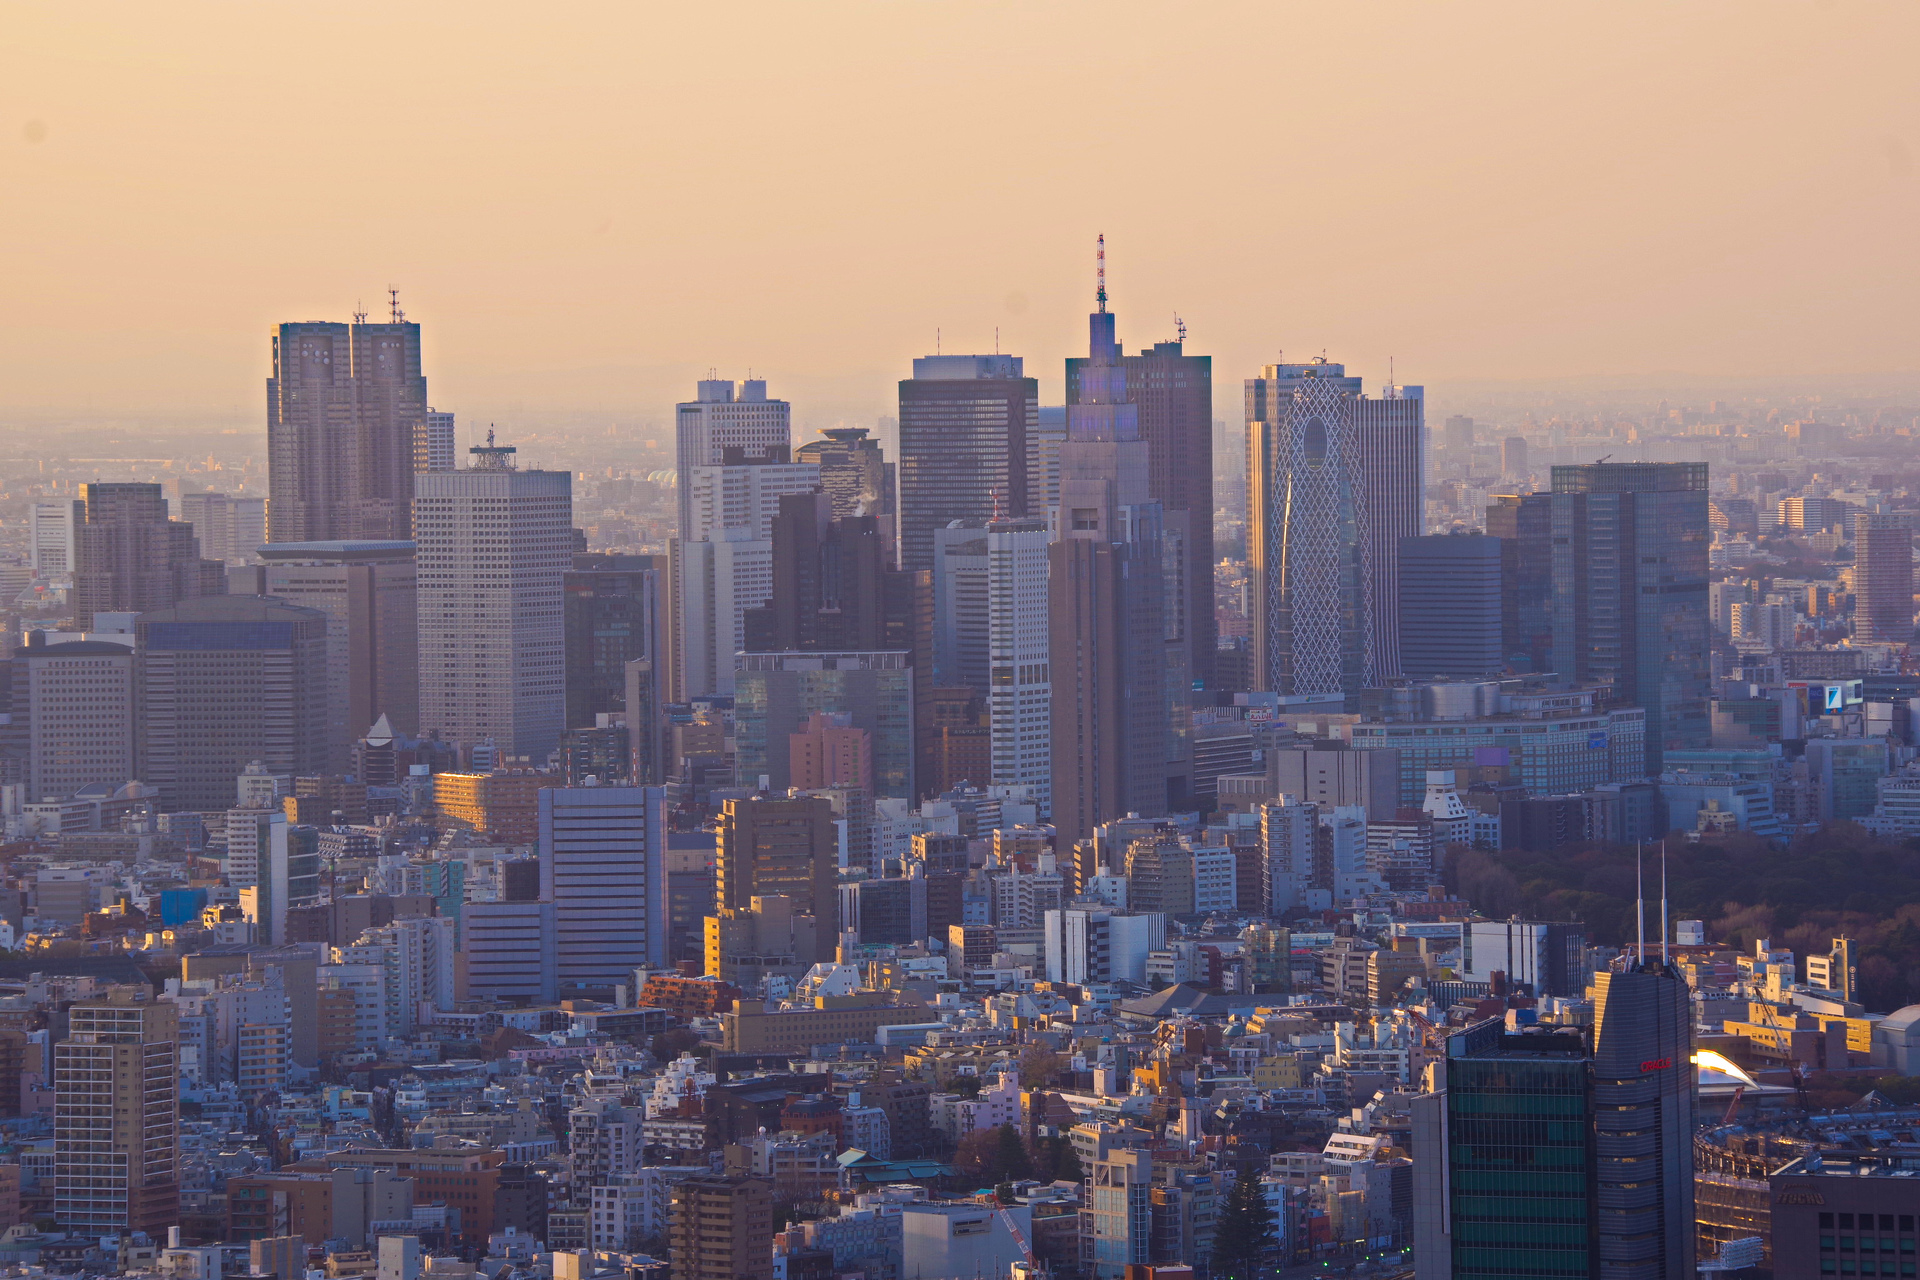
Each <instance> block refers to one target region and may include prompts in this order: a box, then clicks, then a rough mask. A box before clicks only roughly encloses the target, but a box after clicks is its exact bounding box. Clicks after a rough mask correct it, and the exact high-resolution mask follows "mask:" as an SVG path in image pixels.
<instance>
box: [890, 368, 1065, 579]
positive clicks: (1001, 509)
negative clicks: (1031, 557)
mask: <svg viewBox="0 0 1920 1280" xmlns="http://www.w3.org/2000/svg"><path fill="white" fill-rule="evenodd" d="M1039 424H1040V383H1039V381H1038V380H1037V379H1034V378H1028V377H1025V376H1023V374H1022V366H1021V361H1020V357H1019V356H1002V355H991V356H922V357H920V358H919V359H917V360H915V361H914V362H913V377H911V378H908V379H906V380H905V381H903V382H901V384H900V463H899V473H898V481H899V489H900V493H899V503H900V539H899V546H900V567H901V568H902V569H909V570H923V569H924V570H928V571H931V570H932V568H933V531H934V530H935V529H938V528H942V527H944V526H945V525H946V524H947V523H948V522H949V521H952V520H966V519H974V520H987V519H991V518H993V517H995V516H1007V517H1014V516H1024V515H1029V514H1035V513H1034V512H1033V511H1032V509H1031V496H1030V494H1029V491H1028V484H1027V460H1028V449H1027V435H1028V433H1029V432H1031V431H1035V430H1037V429H1038V427H1039Z"/></svg>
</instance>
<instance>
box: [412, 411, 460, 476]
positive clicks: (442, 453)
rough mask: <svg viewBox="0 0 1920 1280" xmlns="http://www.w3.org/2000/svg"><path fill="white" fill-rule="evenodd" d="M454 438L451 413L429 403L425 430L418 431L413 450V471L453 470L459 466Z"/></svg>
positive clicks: (455, 438)
mask: <svg viewBox="0 0 1920 1280" xmlns="http://www.w3.org/2000/svg"><path fill="white" fill-rule="evenodd" d="M456 440H457V437H456V435H455V432H454V422H453V415H452V414H451V413H442V412H440V411H439V410H438V409H435V408H433V407H432V406H431V405H429V406H428V408H427V426H426V430H425V431H423V432H421V433H420V443H419V447H417V448H416V449H415V450H414V452H413V469H414V471H415V472H416V473H418V472H421V471H452V470H454V469H455V468H456V467H458V466H459V455H458V452H457V450H456V449H455V444H456Z"/></svg>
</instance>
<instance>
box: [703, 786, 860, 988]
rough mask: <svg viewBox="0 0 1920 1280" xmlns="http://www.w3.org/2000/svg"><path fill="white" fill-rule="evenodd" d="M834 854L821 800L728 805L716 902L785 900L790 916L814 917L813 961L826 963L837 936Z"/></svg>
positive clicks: (736, 905) (829, 818)
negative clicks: (789, 908)
mask: <svg viewBox="0 0 1920 1280" xmlns="http://www.w3.org/2000/svg"><path fill="white" fill-rule="evenodd" d="M837 850H838V839H837V836H836V833H835V831H834V826H833V806H832V805H831V804H830V803H829V802H828V801H826V800H823V799H817V798H811V797H808V798H795V799H781V800H775V799H768V798H764V797H755V798H753V799H748V800H729V801H727V802H726V805H725V806H724V807H723V808H722V809H721V811H720V839H719V857H718V859H717V876H718V886H719V888H718V894H717V898H716V903H717V905H718V906H720V907H722V908H732V909H734V910H747V909H748V908H750V907H751V906H752V905H753V903H752V899H754V898H757V897H768V896H771V895H775V894H778V895H784V896H785V897H786V898H787V899H788V901H789V902H790V903H791V904H792V909H793V913H794V914H795V915H804V916H811V917H813V920H814V934H815V938H816V944H815V945H816V946H817V947H818V949H819V954H817V955H816V956H814V957H813V958H814V959H815V960H831V959H832V958H833V950H834V944H835V940H836V938H837V937H838V934H839V925H838V923H837V921H838V920H839V907H838V898H837V896H836V892H835V886H836V884H837V881H838V868H837V866H836V862H837Z"/></svg>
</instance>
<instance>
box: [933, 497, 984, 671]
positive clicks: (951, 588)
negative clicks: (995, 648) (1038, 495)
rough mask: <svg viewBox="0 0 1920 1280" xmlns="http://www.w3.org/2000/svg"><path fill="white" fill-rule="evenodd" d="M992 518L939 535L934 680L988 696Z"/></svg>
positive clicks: (943, 530) (946, 529)
mask: <svg viewBox="0 0 1920 1280" xmlns="http://www.w3.org/2000/svg"><path fill="white" fill-rule="evenodd" d="M990 523H992V522H991V521H987V520H956V521H954V522H953V523H952V524H951V525H948V526H946V527H944V528H939V529H935V530H934V531H933V570H932V573H931V575H930V577H931V581H932V584H933V679H934V683H936V684H937V685H939V686H940V687H941V688H946V689H962V688H964V689H971V690H972V691H973V692H974V693H975V694H977V695H979V696H980V697H985V696H986V694H987V525H988V524H990Z"/></svg>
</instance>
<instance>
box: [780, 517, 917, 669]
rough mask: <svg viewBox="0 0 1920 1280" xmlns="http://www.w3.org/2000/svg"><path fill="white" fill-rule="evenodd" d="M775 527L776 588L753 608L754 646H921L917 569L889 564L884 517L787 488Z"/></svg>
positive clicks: (814, 648)
mask: <svg viewBox="0 0 1920 1280" xmlns="http://www.w3.org/2000/svg"><path fill="white" fill-rule="evenodd" d="M772 533H773V538H772V542H773V572H772V579H773V580H772V584H771V585H772V594H771V596H770V597H769V599H768V600H767V603H766V604H765V605H764V606H762V607H761V608H758V609H748V610H747V611H746V616H745V631H746V646H747V647H746V652H748V653H794V652H827V651H833V652H845V653H852V652H874V651H878V650H886V649H904V650H907V651H909V652H910V653H911V652H914V651H915V650H916V648H917V645H916V636H915V629H914V617H913V611H914V608H915V598H914V597H915V593H914V575H912V574H910V573H905V572H902V571H900V570H897V569H892V568H890V567H889V566H888V563H887V556H886V543H885V540H884V538H883V536H882V533H881V529H880V522H879V520H878V519H877V518H875V517H874V516H870V515H860V516H844V517H841V516H836V515H834V504H833V502H832V500H831V498H830V497H829V495H827V494H825V493H819V492H815V493H797V494H787V495H785V496H783V497H781V499H780V507H779V512H778V514H776V515H775V516H774V518H773V528H772ZM915 656H916V657H918V656H919V655H918V654H915Z"/></svg>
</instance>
